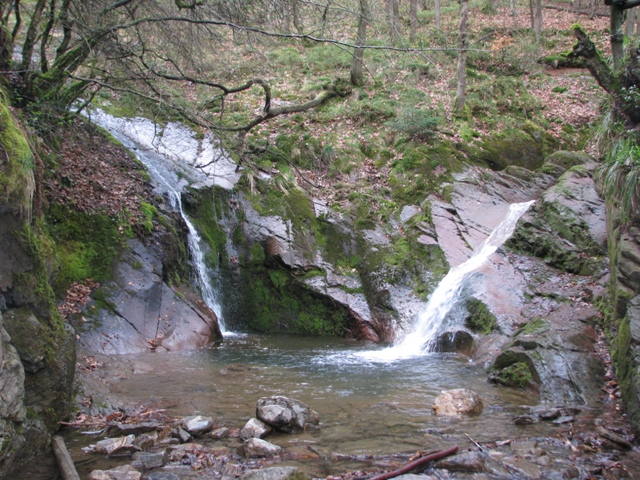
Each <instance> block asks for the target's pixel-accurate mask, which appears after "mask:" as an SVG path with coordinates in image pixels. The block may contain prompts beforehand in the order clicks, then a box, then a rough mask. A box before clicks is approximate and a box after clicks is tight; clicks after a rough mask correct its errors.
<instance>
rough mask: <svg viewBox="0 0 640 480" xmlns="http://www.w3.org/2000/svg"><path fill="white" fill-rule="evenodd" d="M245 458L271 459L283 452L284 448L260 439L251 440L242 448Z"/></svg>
mask: <svg viewBox="0 0 640 480" xmlns="http://www.w3.org/2000/svg"><path fill="white" fill-rule="evenodd" d="M241 448H242V452H243V453H244V456H245V457H247V458H252V457H271V456H273V455H278V454H279V453H280V452H282V447H279V446H278V445H274V444H273V443H269V442H266V441H265V440H261V439H259V438H250V439H248V440H247V441H246V442H244V443H243V444H242V446H241Z"/></svg>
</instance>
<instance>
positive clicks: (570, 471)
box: [562, 467, 580, 480]
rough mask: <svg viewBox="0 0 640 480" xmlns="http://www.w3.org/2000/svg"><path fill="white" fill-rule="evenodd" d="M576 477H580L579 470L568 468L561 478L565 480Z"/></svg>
mask: <svg viewBox="0 0 640 480" xmlns="http://www.w3.org/2000/svg"><path fill="white" fill-rule="evenodd" d="M578 477H580V470H578V469H577V468H576V467H569V468H567V469H566V470H565V471H564V473H563V474H562V478H566V479H567V480H569V479H571V478H578Z"/></svg>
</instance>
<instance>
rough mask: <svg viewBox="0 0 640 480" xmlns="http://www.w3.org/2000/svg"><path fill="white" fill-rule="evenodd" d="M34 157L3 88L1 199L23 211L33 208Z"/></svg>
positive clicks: (0, 97) (0, 94) (0, 113)
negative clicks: (10, 108)
mask: <svg viewBox="0 0 640 480" xmlns="http://www.w3.org/2000/svg"><path fill="white" fill-rule="evenodd" d="M33 166H34V158H33V152H32V151H31V147H30V146H29V142H28V141H27V138H26V136H25V134H24V132H23V131H22V129H21V128H20V127H19V126H18V124H17V123H16V121H15V120H14V118H13V115H12V113H11V110H9V107H8V103H7V99H6V97H5V94H4V92H3V91H1V90H0V201H1V202H3V203H6V204H8V205H9V206H10V207H11V208H14V209H16V210H19V211H21V212H29V211H31V197H32V195H33V192H34V188H35V182H34V178H33Z"/></svg>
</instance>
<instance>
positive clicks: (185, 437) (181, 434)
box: [171, 428, 192, 443]
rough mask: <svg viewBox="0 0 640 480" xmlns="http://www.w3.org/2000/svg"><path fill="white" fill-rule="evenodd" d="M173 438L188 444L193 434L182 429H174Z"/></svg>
mask: <svg viewBox="0 0 640 480" xmlns="http://www.w3.org/2000/svg"><path fill="white" fill-rule="evenodd" d="M171 436H172V437H173V438H177V439H178V440H180V443H187V442H188V441H190V440H191V438H192V437H191V434H190V433H189V432H187V431H186V430H184V429H182V428H174V429H172V430H171Z"/></svg>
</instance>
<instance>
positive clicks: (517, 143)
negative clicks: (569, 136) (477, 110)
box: [473, 122, 558, 171]
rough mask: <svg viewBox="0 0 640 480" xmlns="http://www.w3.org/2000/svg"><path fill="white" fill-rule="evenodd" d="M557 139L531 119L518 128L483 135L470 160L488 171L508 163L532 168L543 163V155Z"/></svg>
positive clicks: (552, 146)
mask: <svg viewBox="0 0 640 480" xmlns="http://www.w3.org/2000/svg"><path fill="white" fill-rule="evenodd" d="M557 144H558V142H557V140H555V139H554V138H553V137H552V136H551V135H549V134H548V133H547V132H545V131H544V130H543V129H541V128H540V127H538V126H536V125H534V124H533V123H531V122H526V123H525V124H524V125H522V126H521V127H519V128H509V129H506V130H503V131H502V132H500V133H498V134H495V135H492V136H488V137H485V138H484V139H483V141H482V143H481V146H480V152H479V153H478V156H477V157H476V158H473V160H475V161H478V162H482V163H485V164H486V165H488V166H489V167H490V168H491V169H492V170H496V171H499V170H504V169H505V168H506V167H508V166H509V165H516V166H519V167H524V168H526V169H528V170H536V169H538V168H540V167H541V166H542V164H543V161H544V158H545V155H546V154H547V153H548V152H550V151H552V150H554V149H555V147H556V146H557Z"/></svg>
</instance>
